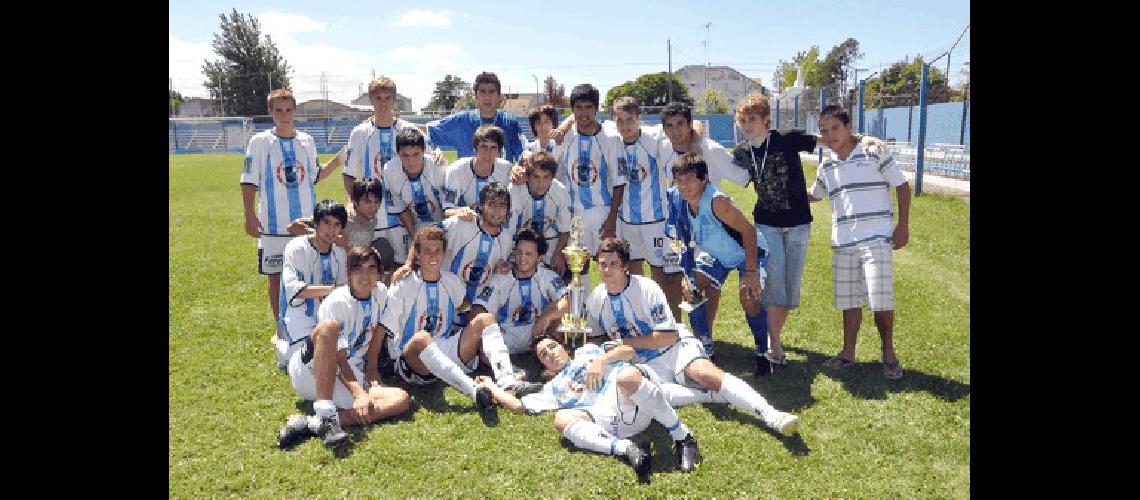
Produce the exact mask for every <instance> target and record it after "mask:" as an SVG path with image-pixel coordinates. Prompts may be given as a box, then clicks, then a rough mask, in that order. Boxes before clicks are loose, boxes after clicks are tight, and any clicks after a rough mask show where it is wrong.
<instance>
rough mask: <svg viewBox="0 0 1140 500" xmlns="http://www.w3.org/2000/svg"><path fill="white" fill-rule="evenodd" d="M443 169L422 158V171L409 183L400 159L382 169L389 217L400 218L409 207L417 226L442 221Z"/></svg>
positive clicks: (426, 156)
mask: <svg viewBox="0 0 1140 500" xmlns="http://www.w3.org/2000/svg"><path fill="white" fill-rule="evenodd" d="M443 169H444V167H442V166H439V165H436V164H435V162H434V161H433V160H432V159H431V156H429V155H426V154H425V155H424V168H423V171H421V172H420V175H419V176H418V177H416V178H415V179H409V178H408V173H407V171H405V170H404V164H403V163H401V161H400V157H399V156H397V157H395V158H392V161H390V162H388V164H387V165H385V166H384V189H386V190H387V191H386V192H385V194H384V196H385V197H386V198H390V199H391V203H390V204H389V203H385V204H384V205H385V206H387V207H389V212H388V213H389V214H392V215H399V214H400V213H402V212H403V211H404V210H406V209H407V208H408V207H412V217H413V218H414V219H415V221H416V225H417V226H418V225H420V224H427V223H433V222H442V221H443Z"/></svg>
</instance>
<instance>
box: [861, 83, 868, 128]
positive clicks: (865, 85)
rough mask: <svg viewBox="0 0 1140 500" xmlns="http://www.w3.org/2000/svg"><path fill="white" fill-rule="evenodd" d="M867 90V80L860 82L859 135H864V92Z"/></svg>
mask: <svg viewBox="0 0 1140 500" xmlns="http://www.w3.org/2000/svg"><path fill="white" fill-rule="evenodd" d="M866 88H867V80H860V81H859V133H860V134H862V133H863V91H864V90H865V89H866Z"/></svg>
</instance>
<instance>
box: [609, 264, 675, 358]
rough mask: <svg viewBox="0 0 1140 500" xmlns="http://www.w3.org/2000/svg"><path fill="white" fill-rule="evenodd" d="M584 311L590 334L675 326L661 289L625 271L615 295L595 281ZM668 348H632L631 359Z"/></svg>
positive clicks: (642, 331)
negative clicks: (626, 276) (625, 281)
mask: <svg viewBox="0 0 1140 500" xmlns="http://www.w3.org/2000/svg"><path fill="white" fill-rule="evenodd" d="M586 311H587V313H586V314H587V317H588V318H589V322H590V328H591V329H592V330H593V331H594V335H606V336H608V337H609V338H611V339H618V338H630V337H640V336H644V335H649V334H652V333H653V332H654V331H676V330H677V324H676V323H674V322H673V312H672V311H671V310H670V309H669V304H668V302H666V301H665V292H662V291H661V287H660V286H658V285H657V283H654V282H653V280H651V279H649V278H646V277H644V276H637V275H629V283H628V284H627V285H626V287H625V290H622V291H621V293H619V294H617V295H610V294H609V293H607V292H606V284H605V283H598V286H596V287H594V292H593V293H591V294H590V297H589V298H588V299H586ZM668 348H669V346H666V347H662V348H658V349H636V351H637V355H636V356H635V358H634V362H636V363H645V362H648V361H649V360H652V359H653V358H655V357H657V356H659V355H660V354H661V353H662V352H664V351H665V350H666V349H668Z"/></svg>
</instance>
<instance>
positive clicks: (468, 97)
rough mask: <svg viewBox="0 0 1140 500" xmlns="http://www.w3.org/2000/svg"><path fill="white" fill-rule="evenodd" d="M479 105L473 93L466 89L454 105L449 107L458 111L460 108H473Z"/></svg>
mask: <svg viewBox="0 0 1140 500" xmlns="http://www.w3.org/2000/svg"><path fill="white" fill-rule="evenodd" d="M478 107H479V101H476V100H475V93H474V92H471V91H470V90H468V91H467V92H466V93H464V94H463V97H460V98H459V100H458V101H456V102H455V107H453V108H451V110H452V111H459V110H462V109H475V108H478Z"/></svg>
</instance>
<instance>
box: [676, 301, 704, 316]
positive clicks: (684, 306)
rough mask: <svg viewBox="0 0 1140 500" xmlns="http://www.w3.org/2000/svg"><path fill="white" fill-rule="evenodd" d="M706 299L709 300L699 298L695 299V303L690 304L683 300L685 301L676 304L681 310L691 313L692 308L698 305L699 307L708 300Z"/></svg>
mask: <svg viewBox="0 0 1140 500" xmlns="http://www.w3.org/2000/svg"><path fill="white" fill-rule="evenodd" d="M708 301H709V299H701V300H699V301H697V303H696V304H690V303H689V302H688V301H685V302H681V303H680V304H679V305H678V307H679V308H680V309H681V310H682V311H685V312H687V313H691V312H693V309H696V308H698V307H701V306H702V305H704V303H705V302H708Z"/></svg>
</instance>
